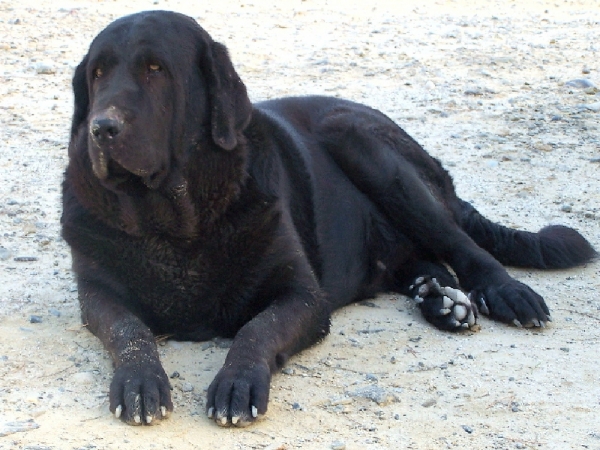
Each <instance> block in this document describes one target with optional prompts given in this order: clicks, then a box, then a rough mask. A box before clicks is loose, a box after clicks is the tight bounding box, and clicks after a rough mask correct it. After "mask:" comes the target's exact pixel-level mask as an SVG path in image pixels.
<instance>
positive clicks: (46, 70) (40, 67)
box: [35, 62, 56, 75]
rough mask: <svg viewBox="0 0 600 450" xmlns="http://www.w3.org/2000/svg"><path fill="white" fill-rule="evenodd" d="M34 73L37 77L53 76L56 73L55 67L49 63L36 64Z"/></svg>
mask: <svg viewBox="0 0 600 450" xmlns="http://www.w3.org/2000/svg"><path fill="white" fill-rule="evenodd" d="M35 71H36V73H37V74H38V75H53V74H55V73H56V67H54V66H53V65H52V64H50V63H43V62H42V63H38V64H36V66H35Z"/></svg>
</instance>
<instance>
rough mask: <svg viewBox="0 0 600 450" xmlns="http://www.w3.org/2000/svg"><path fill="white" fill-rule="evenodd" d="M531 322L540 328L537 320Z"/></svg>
mask: <svg viewBox="0 0 600 450" xmlns="http://www.w3.org/2000/svg"><path fill="white" fill-rule="evenodd" d="M532 322H533V324H534V325H535V326H536V327H539V326H541V325H540V321H539V320H537V319H533V320H532Z"/></svg>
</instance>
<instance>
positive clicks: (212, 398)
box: [206, 362, 271, 427]
mask: <svg viewBox="0 0 600 450" xmlns="http://www.w3.org/2000/svg"><path fill="white" fill-rule="evenodd" d="M270 384H271V371H270V369H269V366H268V365H267V364H266V363H265V364H261V363H255V362H253V363H245V364H235V363H226V364H225V366H223V368H222V369H221V370H220V371H219V373H218V374H217V376H216V377H215V379H214V380H213V382H212V383H211V385H210V386H209V388H208V398H207V402H206V413H207V415H208V417H209V418H211V419H213V420H214V421H215V422H216V423H217V424H218V425H221V426H229V425H235V426H238V427H245V426H248V425H250V424H251V423H252V422H254V421H255V420H256V419H257V418H258V417H259V416H261V415H263V414H265V413H266V412H267V403H268V402H269V389H270Z"/></svg>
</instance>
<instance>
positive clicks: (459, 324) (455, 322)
mask: <svg viewBox="0 0 600 450" xmlns="http://www.w3.org/2000/svg"><path fill="white" fill-rule="evenodd" d="M458 327H462V324H461V323H460V322H459V321H458V320H456V319H454V328H458Z"/></svg>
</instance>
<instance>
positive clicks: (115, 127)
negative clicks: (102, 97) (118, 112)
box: [90, 116, 124, 142]
mask: <svg viewBox="0 0 600 450" xmlns="http://www.w3.org/2000/svg"><path fill="white" fill-rule="evenodd" d="M123 125H124V122H123V120H122V119H120V118H116V117H108V116H100V117H96V118H94V119H93V120H92V123H91V124H90V132H91V133H92V136H93V137H94V139H97V140H98V141H100V142H106V141H108V140H110V139H114V138H115V137H117V135H118V134H119V133H120V132H121V131H123Z"/></svg>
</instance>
